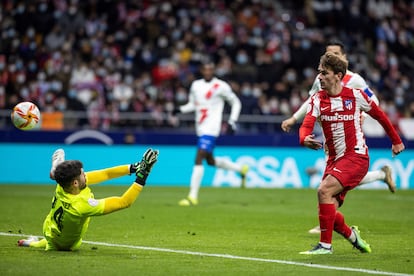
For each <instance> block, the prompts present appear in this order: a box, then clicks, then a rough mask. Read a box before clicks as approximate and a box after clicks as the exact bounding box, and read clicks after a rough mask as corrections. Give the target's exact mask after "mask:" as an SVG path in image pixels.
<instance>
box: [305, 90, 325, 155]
mask: <svg viewBox="0 0 414 276" xmlns="http://www.w3.org/2000/svg"><path fill="white" fill-rule="evenodd" d="M314 98H315V97H311V101H310V103H309V106H308V112H307V113H306V115H305V119H304V120H303V122H302V125H301V126H300V128H299V143H300V144H301V145H302V146H305V147H308V148H311V149H315V150H317V149H320V148H322V143H321V141H319V140H317V139H315V135H314V134H312V131H313V128H314V126H315V122H316V118H317V116H318V114H319V109H318V108H317V107H315V103H314Z"/></svg>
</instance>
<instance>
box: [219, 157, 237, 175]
mask: <svg viewBox="0 0 414 276" xmlns="http://www.w3.org/2000/svg"><path fill="white" fill-rule="evenodd" d="M214 162H215V164H216V167H217V168H220V169H225V170H232V171H236V172H241V169H242V167H241V166H240V165H239V164H236V163H233V162H231V161H229V160H227V159H224V158H219V157H216V158H214Z"/></svg>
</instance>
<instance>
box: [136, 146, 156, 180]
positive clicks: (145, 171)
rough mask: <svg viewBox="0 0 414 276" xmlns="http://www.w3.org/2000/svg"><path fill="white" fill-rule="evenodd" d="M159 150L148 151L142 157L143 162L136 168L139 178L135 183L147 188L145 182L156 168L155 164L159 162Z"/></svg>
mask: <svg viewBox="0 0 414 276" xmlns="http://www.w3.org/2000/svg"><path fill="white" fill-rule="evenodd" d="M158 154H159V151H158V150H153V149H151V148H150V149H147V150H146V151H145V153H144V154H143V156H142V159H141V162H139V163H138V166H137V167H136V172H135V175H136V176H137V177H136V179H135V182H136V183H138V184H141V185H142V186H145V182H146V180H147V177H148V175H149V173H150V171H151V169H152V167H153V166H154V164H155V163H156V162H157V160H158Z"/></svg>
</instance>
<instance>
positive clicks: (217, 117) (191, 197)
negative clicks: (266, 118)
mask: <svg viewBox="0 0 414 276" xmlns="http://www.w3.org/2000/svg"><path fill="white" fill-rule="evenodd" d="M214 70H215V66H214V63H212V62H206V63H204V64H202V66H201V74H202V75H203V78H202V79H198V80H195V81H193V83H192V84H191V87H190V94H189V99H188V103H187V104H185V105H183V106H180V112H183V113H188V112H195V127H196V133H197V136H198V143H197V155H196V160H195V164H194V167H193V172H192V176H191V183H190V192H189V194H188V196H187V198H184V199H183V200H181V201H180V202H179V203H178V204H179V205H180V206H191V205H197V204H198V192H199V189H200V185H201V180H202V178H203V175H204V167H203V164H202V162H203V160H206V161H207V164H209V165H210V166H216V167H218V168H222V169H227V170H234V171H237V172H239V173H240V175H241V178H242V186H244V185H245V180H246V175H247V171H248V169H249V167H248V166H247V165H243V166H241V165H239V164H236V163H233V162H231V161H229V160H227V159H224V158H217V157H214V156H213V150H214V147H215V143H216V138H217V137H218V136H219V134H220V130H221V123H222V117H223V108H224V104H225V102H227V103H228V104H229V105H230V106H231V112H230V117H229V120H228V126H229V127H230V130H231V131H232V132H234V131H235V130H236V122H237V120H238V118H239V114H240V110H241V103H240V100H239V98H238V97H237V96H236V94H234V93H233V91H232V89H231V87H230V85H229V84H227V83H226V82H225V81H223V80H220V79H218V78H216V77H215V76H214Z"/></svg>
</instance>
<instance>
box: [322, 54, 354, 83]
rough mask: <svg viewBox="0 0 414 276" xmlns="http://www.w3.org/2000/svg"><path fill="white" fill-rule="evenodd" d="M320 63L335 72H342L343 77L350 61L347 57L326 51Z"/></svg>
mask: <svg viewBox="0 0 414 276" xmlns="http://www.w3.org/2000/svg"><path fill="white" fill-rule="evenodd" d="M319 64H320V65H321V66H322V67H323V68H327V69H330V70H332V71H333V72H334V73H335V74H338V73H342V78H343V77H344V76H345V74H346V70H347V68H348V61H347V60H346V59H344V58H343V57H341V56H339V55H337V54H335V53H331V52H327V53H325V54H324V55H323V56H322V57H321V60H320V63H319Z"/></svg>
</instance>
